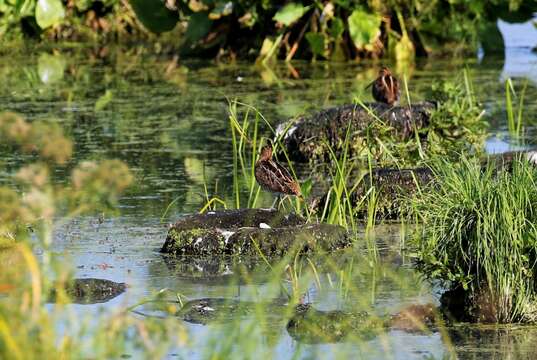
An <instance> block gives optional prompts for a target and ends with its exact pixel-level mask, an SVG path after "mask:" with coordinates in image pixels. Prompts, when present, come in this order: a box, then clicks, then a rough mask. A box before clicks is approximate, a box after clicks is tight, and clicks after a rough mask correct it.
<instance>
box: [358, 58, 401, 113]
mask: <svg viewBox="0 0 537 360" xmlns="http://www.w3.org/2000/svg"><path fill="white" fill-rule="evenodd" d="M370 86H372V88H371V92H372V93H373V98H374V99H375V101H378V102H381V103H384V104H388V105H390V106H394V105H397V102H398V101H399V92H400V90H399V81H397V78H396V77H395V76H393V75H392V73H391V71H390V69H388V68H387V67H382V69H380V71H379V76H378V78H377V79H376V80H375V81H373V82H372V83H371V84H369V85H368V86H367V87H366V89H367V88H368V87H370Z"/></svg>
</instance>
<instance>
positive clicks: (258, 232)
mask: <svg viewBox="0 0 537 360" xmlns="http://www.w3.org/2000/svg"><path fill="white" fill-rule="evenodd" d="M350 245H352V242H351V240H350V237H349V235H348V233H347V231H346V230H345V229H344V228H342V227H340V226H336V225H329V224H305V220H303V219H302V218H300V217H298V216H296V215H294V214H290V215H284V214H283V213H281V212H279V211H276V210H266V209H239V210H225V211H218V212H210V213H207V214H199V215H190V216H187V217H185V218H183V219H181V220H179V221H178V222H177V223H176V224H175V225H173V226H172V227H171V228H170V229H169V231H168V236H167V238H166V242H165V243H164V246H163V247H162V249H161V252H163V253H169V254H175V255H196V256H208V255H210V256H214V255H247V256H253V257H256V256H260V255H261V254H262V255H263V256H283V255H285V254H287V253H288V252H308V253H310V252H315V251H333V250H337V249H342V248H345V247H348V246H350Z"/></svg>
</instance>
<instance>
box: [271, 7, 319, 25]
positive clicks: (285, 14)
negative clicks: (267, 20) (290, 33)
mask: <svg viewBox="0 0 537 360" xmlns="http://www.w3.org/2000/svg"><path fill="white" fill-rule="evenodd" d="M309 8H310V7H309V6H304V5H302V4H297V3H294V2H292V3H289V4H287V5H285V6H284V7H282V8H281V9H280V10H279V11H278V12H277V13H276V15H274V17H273V18H272V19H273V20H276V21H277V22H280V23H282V24H284V25H285V26H289V25H291V24H292V23H294V22H295V21H297V20H298V19H300V18H301V17H302V16H303V15H304V14H305V13H306V11H308V9H309Z"/></svg>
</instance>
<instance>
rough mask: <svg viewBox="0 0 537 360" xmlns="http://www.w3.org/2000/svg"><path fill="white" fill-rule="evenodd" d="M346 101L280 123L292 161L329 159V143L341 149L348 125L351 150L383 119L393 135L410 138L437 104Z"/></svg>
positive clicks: (421, 126) (334, 147)
mask: <svg viewBox="0 0 537 360" xmlns="http://www.w3.org/2000/svg"><path fill="white" fill-rule="evenodd" d="M365 106H366V108H365V107H362V106H360V105H344V106H338V107H334V108H330V109H325V110H321V111H319V112H317V113H315V114H313V115H310V116H303V117H300V118H298V119H293V120H289V121H287V122H284V123H282V124H280V125H279V126H278V130H277V134H281V133H284V132H285V135H284V136H283V144H284V146H285V148H286V150H287V154H288V155H289V158H290V159H291V160H293V161H298V162H308V161H309V160H311V159H317V158H320V159H321V160H323V159H324V160H327V159H328V158H329V151H328V147H327V145H329V146H330V147H331V148H332V149H334V150H335V151H336V153H337V152H338V151H339V150H341V148H342V146H343V143H344V139H345V135H346V132H347V127H348V126H350V134H351V139H350V144H351V148H350V151H351V153H352V152H353V147H354V146H361V144H362V143H363V141H364V139H365V134H364V132H365V130H366V129H367V128H368V127H369V126H370V124H372V123H373V122H376V123H378V122H379V120H378V119H380V121H381V122H382V123H383V124H385V125H386V128H387V129H388V128H389V129H391V131H392V132H393V135H394V136H396V137H400V138H401V139H407V138H409V137H410V136H412V135H413V133H414V131H415V130H418V129H421V128H423V127H425V126H427V125H428V123H429V118H430V115H431V113H432V111H433V110H434V109H435V108H436V105H435V104H434V103H432V102H421V103H417V104H413V105H412V107H408V106H394V107H391V106H388V105H386V104H381V103H368V104H365Z"/></svg>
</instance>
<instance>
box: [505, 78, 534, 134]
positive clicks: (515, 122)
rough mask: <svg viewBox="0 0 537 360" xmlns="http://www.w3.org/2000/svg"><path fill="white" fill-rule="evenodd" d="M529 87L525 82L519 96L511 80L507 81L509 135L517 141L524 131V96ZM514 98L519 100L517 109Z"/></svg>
mask: <svg viewBox="0 0 537 360" xmlns="http://www.w3.org/2000/svg"><path fill="white" fill-rule="evenodd" d="M527 86H528V80H526V81H525V82H524V85H523V87H522V90H521V91H520V93H519V94H517V93H516V91H515V88H514V86H513V82H512V81H511V79H507V80H505V110H506V111H507V128H508V129H509V134H510V135H511V136H512V137H513V138H515V139H517V138H519V137H520V135H521V133H522V130H523V129H522V114H523V111H524V96H525V94H526V88H527ZM513 97H515V99H517V100H518V103H517V104H516V108H515V106H514V105H513ZM515 111H516V116H515Z"/></svg>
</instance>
